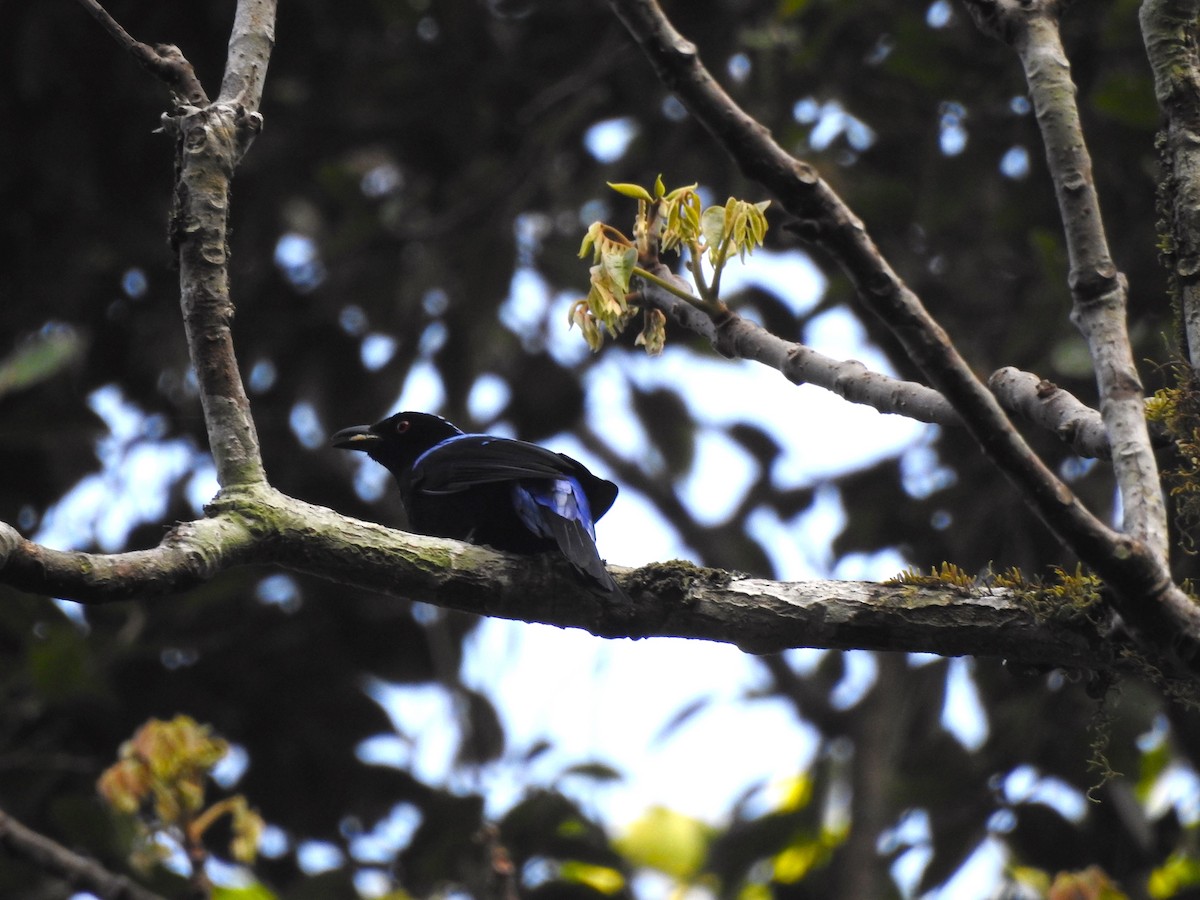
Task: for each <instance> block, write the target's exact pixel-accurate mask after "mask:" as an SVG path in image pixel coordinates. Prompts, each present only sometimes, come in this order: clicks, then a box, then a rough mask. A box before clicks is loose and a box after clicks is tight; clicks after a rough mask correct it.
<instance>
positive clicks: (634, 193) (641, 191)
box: [605, 181, 654, 203]
mask: <svg viewBox="0 0 1200 900" xmlns="http://www.w3.org/2000/svg"><path fill="white" fill-rule="evenodd" d="M605 184H607V185H608V186H609V187H610V188H612V189H613V190H614V191H616V192H617V193H618V194H623V195H624V196H626V197H632V198H633V199H634V200H645V201H646V202H647V203H653V202H654V198H653V197H651V196H650V192H649V191H648V190H646V189H645V188H644V187H642V186H641V185H640V184H626V183H622V182H618V183H615V184H614V183H613V182H611V181H607V182H605Z"/></svg>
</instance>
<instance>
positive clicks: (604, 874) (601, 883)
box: [559, 860, 625, 894]
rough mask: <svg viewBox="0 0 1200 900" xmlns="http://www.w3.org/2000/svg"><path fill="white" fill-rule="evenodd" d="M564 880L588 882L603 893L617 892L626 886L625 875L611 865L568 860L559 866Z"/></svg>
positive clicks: (589, 885) (591, 886) (588, 884)
mask: <svg viewBox="0 0 1200 900" xmlns="http://www.w3.org/2000/svg"><path fill="white" fill-rule="evenodd" d="M559 874H560V875H561V876H562V879H563V880H564V881H571V882H574V883H576V884H586V885H587V886H588V887H590V888H591V889H592V890H595V891H599V892H600V893H601V894H615V893H617V892H618V891H620V890H622V889H623V888H624V887H625V876H624V875H622V874H621V873H620V872H618V871H617V870H616V869H613V868H610V867H609V866H597V865H593V864H592V863H585V862H579V861H578V860H568V861H566V862H564V863H563V864H562V865H561V866H560V867H559Z"/></svg>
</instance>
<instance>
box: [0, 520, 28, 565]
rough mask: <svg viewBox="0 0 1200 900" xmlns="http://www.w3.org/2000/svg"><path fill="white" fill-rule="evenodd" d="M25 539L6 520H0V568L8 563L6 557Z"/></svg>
mask: <svg viewBox="0 0 1200 900" xmlns="http://www.w3.org/2000/svg"><path fill="white" fill-rule="evenodd" d="M24 540H25V539H24V538H23V537H21V533H20V532H19V531H17V529H15V528H13V527H12V526H11V525H9V524H8V523H7V522H0V569H3V568H4V566H5V565H6V564H7V563H8V559H9V557H10V556H12V554H13V553H14V552H16V550H17V548H18V547H20V546H21V543H22V542H23V541H24Z"/></svg>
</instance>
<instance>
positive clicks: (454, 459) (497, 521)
mask: <svg viewBox="0 0 1200 900" xmlns="http://www.w3.org/2000/svg"><path fill="white" fill-rule="evenodd" d="M330 440H331V442H332V444H333V446H334V447H340V448H342V449H344V450H362V451H363V452H364V453H366V454H367V455H368V456H369V457H371V459H373V460H375V462H377V463H379V464H381V465H382V466H384V467H385V468H386V469H387V470H388V471H390V472H391V473H392V475H394V476H395V478H396V483H397V484H398V485H399V486H400V499H401V501H402V502H403V503H404V509H405V511H406V512H407V513H408V520H409V524H410V526H411V527H412V530H413V531H416V532H418V533H420V534H428V535H433V536H435V537H446V538H454V539H456V540H460V541H469V542H471V543H473V544H486V545H487V546H489V547H493V548H495V549H496V550H506V551H509V552H512V553H544V552H553V551H557V552H559V553H561V554H562V555H563V556H564V557H566V559H567V561H568V562H569V563H570V564H571V565H572V567H574V569H575V571H576V572H578V573H579V575H580V576H581V577H582V578H583V580H585V581H586V582H587V583H588V584H590V585H591V586H593V587H595V588H598V589H600V590H601V591H604V592H606V593H612V592H615V593H617V594H623V592H622V591H621V589H620V587H618V586H617V583H616V582H615V581H614V580H613V577H612V575H610V574H609V572H608V569H606V568H605V567H604V560H602V559H601V558H600V553H599V551H598V550H597V549H596V531H595V523H596V521H597V520H598V519H599V518H600V517H601V516H603V515H604V514H605V513H606V512H608V510H609V508H610V507H611V506H612V505H613V501H614V500H616V499H617V486H616V485H615V484H613V483H612V482H611V481H606V480H604V479H603V478H599V477H597V476H596V475H593V474H592V473H591V472H589V471H588V470H587V469H586V468H585V467H584V465H583V464H582V463H580V462H578V461H576V460H574V459H572V458H571V457H569V456H567V455H566V454H563V453H555V452H554V451H552V450H547V449H546V448H545V447H539V446H538V445H537V444H530V443H527V442H525V441H517V440H512V439H510V438H502V437H495V436H493V435H488V434H466V433H464V432H463V431H462V430H461V429H459V428H457V427H456V426H455V425H453V424H451V423H450V422H448V421H447V420H445V419H443V418H442V417H441V416H435V415H431V414H429V413H421V412H401V413H396V414H395V415H394V416H389V417H388V418H386V419H384V420H383V421H381V422H376V423H375V424H374V425H355V426H353V427H351V428H343V429H342V430H341V431H339V432H338V433H337V434H335V435H333V437H332V438H331V439H330Z"/></svg>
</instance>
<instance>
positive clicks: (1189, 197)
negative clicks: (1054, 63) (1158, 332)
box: [1139, 0, 1200, 369]
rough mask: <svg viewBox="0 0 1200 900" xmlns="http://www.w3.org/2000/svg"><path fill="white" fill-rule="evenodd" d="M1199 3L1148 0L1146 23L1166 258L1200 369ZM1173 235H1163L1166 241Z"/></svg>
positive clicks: (1189, 348) (1189, 349)
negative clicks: (1157, 114)
mask: <svg viewBox="0 0 1200 900" xmlns="http://www.w3.org/2000/svg"><path fill="white" fill-rule="evenodd" d="M1198 17H1200V2H1197V0H1146V2H1144V3H1143V4H1142V8H1141V13H1140V16H1139V18H1140V20H1141V25H1142V37H1143V39H1144V40H1145V42H1146V55H1147V57H1149V60H1150V67H1151V69H1153V71H1154V94H1155V96H1156V97H1157V98H1158V103H1159V106H1161V107H1162V109H1163V111H1164V112H1165V113H1166V116H1167V124H1166V128H1165V131H1164V136H1165V143H1164V146H1163V149H1162V161H1163V168H1164V169H1165V172H1164V174H1165V176H1166V177H1165V182H1164V185H1163V187H1162V189H1161V193H1160V197H1161V202H1162V204H1163V206H1164V207H1165V210H1164V212H1165V213H1166V216H1167V217H1168V225H1167V229H1168V235H1169V238H1170V242H1169V249H1167V250H1166V252H1164V254H1163V256H1164V259H1165V261H1166V263H1167V265H1168V268H1169V269H1170V271H1171V275H1172V279H1173V281H1174V287H1175V289H1176V291H1177V292H1178V297H1179V304H1180V308H1181V311H1182V319H1183V337H1184V341H1185V342H1186V347H1185V352H1186V357H1187V360H1188V363H1189V364H1190V365H1191V367H1192V368H1193V369H1197V368H1200V52H1198V51H1197V47H1196V42H1197V39H1198V38H1200V35H1198V34H1197V25H1196V23H1197V18H1198ZM1168 235H1163V236H1162V238H1166V237H1167V236H1168Z"/></svg>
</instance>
